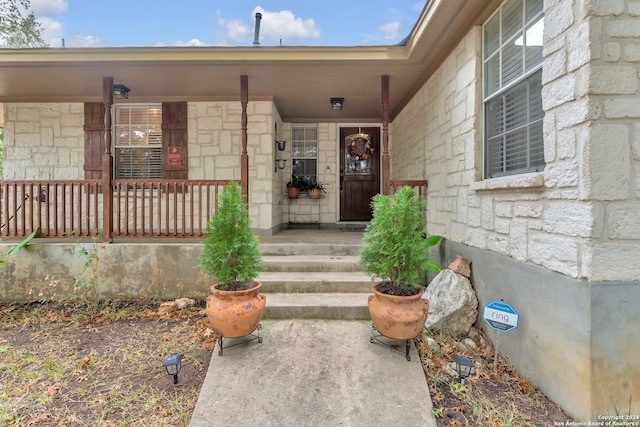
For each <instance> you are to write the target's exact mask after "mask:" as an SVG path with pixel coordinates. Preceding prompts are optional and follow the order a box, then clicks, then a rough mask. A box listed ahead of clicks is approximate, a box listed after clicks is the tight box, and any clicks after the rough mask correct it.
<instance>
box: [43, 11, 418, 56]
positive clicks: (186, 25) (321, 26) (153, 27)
mask: <svg viewBox="0 0 640 427" xmlns="http://www.w3.org/2000/svg"><path fill="white" fill-rule="evenodd" d="M424 4H425V0H423V1H417V0H395V1H389V0H321V1H309V0H298V1H295V0H288V1H285V0H282V1H262V2H255V1H253V2H249V1H246V0H226V1H216V0H207V1H205V0H184V1H181V2H178V1H175V0H173V1H168V0H155V1H150V0H110V1H107V2H105V1H98V0H31V9H32V10H33V11H34V12H35V13H36V16H37V17H38V19H39V21H40V23H41V24H42V26H43V28H44V30H45V32H44V35H45V41H46V42H47V43H49V45H50V46H51V47H60V46H61V45H62V39H63V38H64V41H65V45H66V46H67V47H123V46H251V45H252V42H253V31H254V23H255V13H256V12H258V11H259V12H261V13H262V22H261V25H260V44H261V45H263V46H277V45H279V44H280V40H282V44H283V45H289V46H291V45H294V46H300V45H306V46H354V45H385V44H395V43H398V42H400V41H401V40H402V39H404V38H405V37H406V36H407V35H408V34H409V32H410V31H411V29H412V28H413V26H414V24H415V23H416V20H417V18H418V16H419V14H420V12H421V11H422V8H423V7H424Z"/></svg>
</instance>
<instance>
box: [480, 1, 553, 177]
mask: <svg viewBox="0 0 640 427" xmlns="http://www.w3.org/2000/svg"><path fill="white" fill-rule="evenodd" d="M542 6H543V0H507V1H505V2H504V3H503V4H502V5H501V6H500V8H499V9H498V10H497V11H496V13H495V14H494V15H493V16H492V17H491V18H490V19H489V20H488V21H487V23H486V24H485V25H484V28H483V36H484V39H483V65H484V73H483V74H484V85H483V86H484V129H485V153H484V154H485V177H486V178H492V177H497V176H503V175H513V174H518V173H526V172H534V171H540V170H542V169H544V166H545V163H544V147H543V137H542V119H543V116H544V112H543V111H542V82H541V76H542V30H543V25H544V24H543V8H542Z"/></svg>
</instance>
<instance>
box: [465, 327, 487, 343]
mask: <svg viewBox="0 0 640 427" xmlns="http://www.w3.org/2000/svg"><path fill="white" fill-rule="evenodd" d="M469 338H471V339H472V340H474V341H475V342H476V343H478V344H480V347H483V348H484V347H486V346H487V340H486V339H485V338H484V335H483V334H482V332H480V331H479V330H478V328H476V327H471V329H470V330H469Z"/></svg>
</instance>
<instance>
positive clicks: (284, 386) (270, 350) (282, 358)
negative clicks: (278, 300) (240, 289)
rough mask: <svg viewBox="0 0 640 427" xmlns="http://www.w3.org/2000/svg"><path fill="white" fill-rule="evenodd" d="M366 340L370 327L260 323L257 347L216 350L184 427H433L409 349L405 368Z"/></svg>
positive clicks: (401, 358) (396, 354)
mask: <svg viewBox="0 0 640 427" xmlns="http://www.w3.org/2000/svg"><path fill="white" fill-rule="evenodd" d="M267 299H268V296H267ZM267 303H268V302H267ZM370 336H371V322H370V321H359V320H358V321H355V320H351V321H350V320H301V319H296V320H265V321H263V322H262V337H263V342H262V343H258V342H257V341H252V342H249V343H246V344H241V345H238V346H235V347H227V346H228V345H229V344H233V343H235V342H238V341H240V340H242V339H238V340H225V343H224V347H225V348H224V352H223V353H224V354H223V355H222V356H218V349H217V348H216V350H215V351H214V354H213V355H212V358H211V362H210V364H209V370H208V372H207V376H206V378H205V381H204V384H203V385H202V390H201V391H200V396H199V398H198V402H197V405H196V408H195V411H194V412H193V415H192V418H191V422H190V424H189V426H190V427H226V426H234V427H243V426H278V427H289V426H292V427H294V426H295V427H306V426H309V427H321V426H347V427H348V426H354V427H371V426H385V427H392V426H402V427H435V426H436V422H435V418H434V416H433V413H432V410H431V409H432V406H431V398H430V396H429V389H428V386H427V383H426V380H425V377H424V373H423V371H422V366H421V364H420V359H419V357H418V353H417V351H416V349H415V347H414V346H413V344H412V345H411V353H410V354H411V361H410V362H408V361H407V360H406V359H405V355H404V348H405V347H404V342H396V341H389V340H386V339H385V338H382V339H383V340H385V341H386V342H387V343H389V344H393V345H395V348H394V347H390V346H387V345H384V344H381V343H378V342H374V343H370V342H369V338H370Z"/></svg>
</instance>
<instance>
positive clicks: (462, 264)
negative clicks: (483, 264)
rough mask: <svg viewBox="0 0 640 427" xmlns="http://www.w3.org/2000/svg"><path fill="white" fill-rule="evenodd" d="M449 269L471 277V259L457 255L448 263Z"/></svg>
mask: <svg viewBox="0 0 640 427" xmlns="http://www.w3.org/2000/svg"><path fill="white" fill-rule="evenodd" d="M449 270H453V271H455V272H456V273H458V274H462V275H463V276H464V277H467V278H468V277H471V260H470V259H467V258H463V257H461V256H458V258H456V260H455V261H453V262H452V263H451V264H449Z"/></svg>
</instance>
